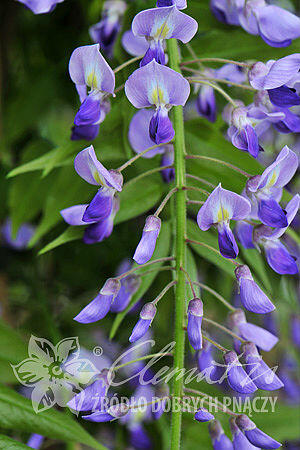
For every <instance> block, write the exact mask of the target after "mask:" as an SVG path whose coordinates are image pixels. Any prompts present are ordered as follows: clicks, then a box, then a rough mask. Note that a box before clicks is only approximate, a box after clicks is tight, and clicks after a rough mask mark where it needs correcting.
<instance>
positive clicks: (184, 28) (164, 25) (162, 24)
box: [132, 5, 198, 66]
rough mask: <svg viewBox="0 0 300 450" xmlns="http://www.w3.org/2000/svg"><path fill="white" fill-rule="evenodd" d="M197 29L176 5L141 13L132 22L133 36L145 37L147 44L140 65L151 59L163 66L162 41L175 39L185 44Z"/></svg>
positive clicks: (191, 20) (194, 22) (195, 24)
mask: <svg viewBox="0 0 300 450" xmlns="http://www.w3.org/2000/svg"><path fill="white" fill-rule="evenodd" d="M197 29H198V23H197V21H196V20H195V19H193V18H192V17H190V16H188V15H186V14H184V13H183V12H180V11H179V10H178V9H177V7H176V5H171V6H166V7H160V8H152V9H147V10H145V11H141V12H140V13H138V14H137V15H136V16H135V18H134V19H133V22H132V32H133V34H134V35H135V36H144V37H146V38H147V41H148V43H149V48H148V50H147V51H146V54H145V56H144V58H143V59H142V61H141V63H140V65H141V66H144V65H146V64H148V63H149V62H151V61H152V60H153V59H155V60H156V61H157V62H158V63H160V64H165V62H166V60H165V53H164V49H163V40H164V39H171V38H175V39H179V40H180V41H181V42H183V43H187V42H189V41H190V40H191V39H192V38H193V37H194V35H195V34H196V32H197Z"/></svg>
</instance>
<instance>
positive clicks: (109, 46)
mask: <svg viewBox="0 0 300 450" xmlns="http://www.w3.org/2000/svg"><path fill="white" fill-rule="evenodd" d="M126 7H127V6H126V3H125V2H124V1H122V0H108V1H106V2H104V5H103V11H102V16H101V20H100V22H98V23H96V24H95V25H93V26H91V27H90V29H89V33H90V36H91V38H92V40H93V42H95V44H100V46H101V48H102V50H103V52H104V53H105V54H106V55H107V56H108V57H109V58H111V57H112V54H113V48H114V44H115V42H116V39H117V36H118V33H119V31H120V28H121V25H120V19H121V18H122V16H123V14H124V12H125V10H126Z"/></svg>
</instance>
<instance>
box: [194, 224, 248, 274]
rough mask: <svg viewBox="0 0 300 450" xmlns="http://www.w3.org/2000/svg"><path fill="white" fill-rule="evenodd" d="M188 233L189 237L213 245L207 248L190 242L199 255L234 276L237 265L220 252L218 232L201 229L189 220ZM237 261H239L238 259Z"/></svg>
mask: <svg viewBox="0 0 300 450" xmlns="http://www.w3.org/2000/svg"><path fill="white" fill-rule="evenodd" d="M187 235H188V238H189V239H192V240H194V241H199V242H203V244H205V245H207V246H209V247H211V248H207V247H206V246H205V245H204V246H202V245H197V244H190V245H191V247H192V248H193V250H194V251H195V252H196V253H198V255H200V256H202V258H204V259H206V260H207V261H209V262H211V263H212V264H214V265H215V266H217V267H219V268H220V269H222V270H224V271H225V272H226V273H228V274H229V275H230V276H232V277H234V268H235V266H234V265H233V264H232V263H231V262H230V261H229V260H228V259H226V258H223V256H222V255H221V254H220V253H219V250H218V248H219V247H218V238H217V234H213V233H212V232H211V231H201V230H200V229H199V227H198V225H197V224H196V223H195V222H193V221H192V220H188V226H187ZM237 262H239V261H238V260H237Z"/></svg>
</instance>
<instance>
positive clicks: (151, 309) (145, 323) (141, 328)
mask: <svg viewBox="0 0 300 450" xmlns="http://www.w3.org/2000/svg"><path fill="white" fill-rule="evenodd" d="M155 314H156V306H155V305H154V304H153V303H146V304H145V305H144V306H143V308H142V310H141V312H140V318H139V320H138V321H137V323H136V325H135V327H134V328H133V330H132V333H131V335H130V337H129V341H130V342H136V341H138V340H139V339H141V338H142V337H143V336H145V334H146V333H147V331H148V329H149V327H150V326H151V323H152V321H153V319H154V317H155Z"/></svg>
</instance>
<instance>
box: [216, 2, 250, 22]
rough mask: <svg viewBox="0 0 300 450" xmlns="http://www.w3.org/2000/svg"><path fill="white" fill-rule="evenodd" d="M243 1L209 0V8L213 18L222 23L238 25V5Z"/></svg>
mask: <svg viewBox="0 0 300 450" xmlns="http://www.w3.org/2000/svg"><path fill="white" fill-rule="evenodd" d="M242 3H243V0H211V1H210V8H211V10H212V13H213V14H214V16H215V17H216V18H217V19H218V20H219V21H220V22H223V23H227V24H229V25H239V24H240V22H239V14H238V13H239V8H238V6H239V4H242Z"/></svg>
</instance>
